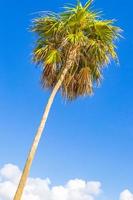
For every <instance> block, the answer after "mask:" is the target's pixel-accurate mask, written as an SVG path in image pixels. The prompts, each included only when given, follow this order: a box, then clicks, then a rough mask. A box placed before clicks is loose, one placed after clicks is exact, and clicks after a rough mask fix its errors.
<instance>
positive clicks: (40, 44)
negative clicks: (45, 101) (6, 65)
mask: <svg viewBox="0 0 133 200" xmlns="http://www.w3.org/2000/svg"><path fill="white" fill-rule="evenodd" d="M92 2H93V0H88V1H87V2H86V4H85V5H82V4H81V2H80V1H79V0H77V4H76V5H75V6H74V5H68V6H66V7H65V11H64V12H62V13H59V14H56V13H51V12H48V13H47V12H46V13H42V15H41V16H40V17H38V18H36V19H35V20H34V21H33V26H32V31H33V32H35V33H36V34H37V40H36V45H35V48H34V50H33V61H34V62H35V63H37V64H40V65H39V66H41V68H42V76H41V83H42V86H43V87H44V88H48V89H52V88H53V87H54V86H55V84H56V83H57V81H58V80H59V78H60V76H61V73H62V71H63V70H64V68H65V67H67V66H66V63H68V61H70V62H69V63H72V64H71V67H70V69H69V70H68V72H67V74H66V76H65V78H64V80H63V83H62V85H61V87H60V90H61V91H62V95H63V96H64V97H65V98H66V99H69V100H73V99H75V98H77V97H79V96H86V95H91V94H92V92H93V88H94V86H96V85H98V84H99V83H101V80H102V77H103V69H104V67H106V66H107V65H108V64H109V63H110V62H111V60H115V61H116V62H118V56H117V52H116V45H115V41H116V40H117V39H118V38H120V37H121V29H120V28H119V27H117V26H116V25H115V21H114V20H102V19H101V17H100V14H99V13H98V12H95V11H93V10H92V9H91V5H92ZM73 48H75V49H77V51H76V60H75V59H73V60H72V58H71V60H69V59H70V58H69V55H70V54H71V52H70V51H71V49H73Z"/></svg>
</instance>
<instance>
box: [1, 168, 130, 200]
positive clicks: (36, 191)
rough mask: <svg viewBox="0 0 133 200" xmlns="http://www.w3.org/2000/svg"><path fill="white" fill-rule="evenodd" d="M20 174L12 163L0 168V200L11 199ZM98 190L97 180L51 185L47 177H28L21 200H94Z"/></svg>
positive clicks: (99, 185)
mask: <svg viewBox="0 0 133 200" xmlns="http://www.w3.org/2000/svg"><path fill="white" fill-rule="evenodd" d="M20 175H21V171H20V169H19V168H18V167H17V166H15V165H12V164H7V165H4V167H3V168H1V169H0V200H12V199H13V196H14V193H15V191H16V187H17V184H18V180H19V178H20ZM100 192H101V183H100V182H97V181H88V182H87V181H84V180H80V179H74V180H69V181H68V182H67V183H66V184H65V185H59V186H51V181H50V180H49V179H40V178H29V179H28V181H27V186H26V188H25V191H24V195H23V198H22V200H27V199H30V200H44V199H45V200H94V199H95V198H96V197H97V195H99V194H100ZM120 200H133V199H130V198H129V199H120Z"/></svg>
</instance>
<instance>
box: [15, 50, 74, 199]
mask: <svg viewBox="0 0 133 200" xmlns="http://www.w3.org/2000/svg"><path fill="white" fill-rule="evenodd" d="M75 59H76V48H75V49H73V50H71V51H70V52H69V55H68V59H67V61H66V66H65V68H64V70H63V72H62V74H61V76H60V78H59V80H58V81H57V83H56V85H55V87H54V88H53V91H52V93H51V95H50V97H49V100H48V103H47V105H46V108H45V111H44V113H43V117H42V120H41V123H40V125H39V128H38V130H37V132H36V135H35V138H34V141H33V144H32V146H31V149H30V152H29V155H28V158H27V161H26V164H25V167H24V170H23V172H22V176H21V179H20V182H19V185H18V188H17V191H16V193H15V196H14V199H13V200H21V198H22V194H23V191H24V187H25V185H26V181H27V178H28V175H29V172H30V168H31V165H32V161H33V159H34V157H35V153H36V150H37V147H38V144H39V141H40V139H41V136H42V133H43V130H44V128H45V124H46V121H47V118H48V114H49V111H50V108H51V106H52V103H53V101H54V98H55V96H56V93H57V92H58V90H59V88H60V87H61V84H62V82H63V80H64V78H65V75H66V73H67V72H68V70H69V69H70V67H71V66H72V65H73V63H74V61H75Z"/></svg>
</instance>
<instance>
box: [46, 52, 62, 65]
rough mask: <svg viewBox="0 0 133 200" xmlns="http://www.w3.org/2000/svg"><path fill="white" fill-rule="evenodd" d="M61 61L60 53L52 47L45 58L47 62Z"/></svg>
mask: <svg viewBox="0 0 133 200" xmlns="http://www.w3.org/2000/svg"><path fill="white" fill-rule="evenodd" d="M60 61H61V57H60V53H59V51H57V50H56V49H52V50H50V51H48V53H47V56H46V58H45V64H46V65H49V64H54V63H59V62H60Z"/></svg>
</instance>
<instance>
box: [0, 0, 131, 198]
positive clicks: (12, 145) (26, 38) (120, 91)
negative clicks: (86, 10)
mask: <svg viewBox="0 0 133 200" xmlns="http://www.w3.org/2000/svg"><path fill="white" fill-rule="evenodd" d="M82 2H85V1H82ZM65 3H75V1H74V0H54V1H52V0H49V1H48V2H45V1H44V0H37V1H34V2H33V1H31V0H29V1H27V0H23V1H17V0H12V1H10V0H6V1H5V0H1V2H0V7H1V12H0V19H1V20H0V27H1V31H0V122H1V123H0V166H3V165H4V164H5V163H14V164H16V165H18V166H19V167H20V168H21V169H22V168H23V166H24V162H25V159H26V155H27V152H28V150H29V147H30V144H31V141H32V139H33V136H34V134H35V131H36V129H37V126H38V124H39V121H40V119H41V116H42V112H43V109H44V106H45V104H46V102H47V99H48V96H49V92H47V91H44V90H42V88H41V86H40V82H39V80H40V79H39V78H40V70H39V69H38V68H36V67H35V66H34V65H33V64H32V63H31V52H32V49H33V46H34V39H35V38H34V35H33V34H32V33H30V32H29V30H28V29H29V26H30V25H31V19H32V18H34V17H35V16H36V15H35V14H34V13H36V12H38V11H42V10H52V11H56V12H59V11H61V10H62V7H63V5H64V4H65ZM132 6H133V3H132V2H131V1H129V0H127V1H126V3H122V2H121V1H120V0H117V1H116V0H112V1H108V3H107V1H105V0H101V1H98V0H95V3H94V4H93V7H94V8H95V9H96V10H103V13H104V15H103V16H104V17H105V18H107V19H112V18H115V19H117V22H116V24H117V25H119V26H120V27H121V28H122V29H123V30H124V33H123V35H124V39H122V40H121V41H120V42H119V43H118V55H119V59H120V66H116V65H115V64H114V63H112V64H111V65H110V66H109V68H107V69H106V70H105V71H104V80H103V82H102V85H101V86H100V88H98V89H96V90H95V94H94V96H93V97H88V98H82V99H78V100H76V101H74V102H72V103H69V102H65V101H64V100H63V99H62V98H61V96H60V95H57V97H56V99H55V102H54V105H53V107H52V110H51V112H50V116H49V119H48V121H47V126H46V129H45V134H44V135H43V138H42V140H41V142H40V145H39V149H38V151H37V154H36V158H35V160H34V162H33V166H32V170H31V175H32V176H33V177H36V176H39V177H50V179H51V180H52V182H53V184H63V183H64V182H65V181H67V180H69V179H72V178H82V179H85V180H98V181H101V182H102V185H103V188H104V192H105V193H106V196H107V197H108V198H107V199H114V200H115V199H118V196H119V193H120V192H121V191H122V190H123V189H125V188H128V189H129V190H133V179H132V175H133V172H132V169H133V159H132V153H133V123H132V120H133V106H132V102H133V88H132V85H133V79H132V76H133V75H132V74H133V59H132V50H133V39H132V34H133V33H132V25H131V23H132V18H131V13H132Z"/></svg>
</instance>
